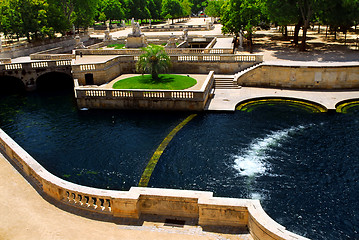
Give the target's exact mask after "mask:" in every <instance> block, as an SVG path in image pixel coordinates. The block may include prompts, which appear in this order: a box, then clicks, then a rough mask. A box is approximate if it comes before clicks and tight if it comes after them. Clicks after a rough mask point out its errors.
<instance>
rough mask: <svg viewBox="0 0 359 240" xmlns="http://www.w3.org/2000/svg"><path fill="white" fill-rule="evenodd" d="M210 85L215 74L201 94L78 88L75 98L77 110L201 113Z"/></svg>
mask: <svg viewBox="0 0 359 240" xmlns="http://www.w3.org/2000/svg"><path fill="white" fill-rule="evenodd" d="M82 66H83V65H82ZM75 82H78V81H77V80H75ZM213 84H214V72H213V71H211V72H210V73H209V74H208V76H207V78H206V80H205V82H204V84H203V86H202V88H201V89H200V90H138V89H103V88H88V87H79V86H77V87H75V96H76V100H77V105H78V107H79V108H84V107H85V108H99V107H100V106H101V108H115V109H147V110H148V109H157V110H196V111H203V110H204V106H205V105H206V102H207V100H208V98H209V93H210V90H211V89H212V87H213ZM75 86H76V84H75Z"/></svg>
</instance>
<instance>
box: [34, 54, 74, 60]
mask: <svg viewBox="0 0 359 240" xmlns="http://www.w3.org/2000/svg"><path fill="white" fill-rule="evenodd" d="M30 58H31V60H51V61H54V60H72V59H75V58H76V56H75V55H74V54H41V53H35V54H31V55H30Z"/></svg>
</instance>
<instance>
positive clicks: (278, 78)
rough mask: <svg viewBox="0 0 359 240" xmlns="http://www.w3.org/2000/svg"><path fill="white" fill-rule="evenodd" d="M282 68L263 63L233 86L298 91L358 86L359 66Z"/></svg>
mask: <svg viewBox="0 0 359 240" xmlns="http://www.w3.org/2000/svg"><path fill="white" fill-rule="evenodd" d="M303 64H304V63H297V64H293V65H287V66H285V65H284V64H283V65H280V64H271V63H263V64H262V65H261V66H258V67H257V68H255V69H253V70H252V71H248V72H246V73H245V74H243V75H241V76H240V77H239V78H238V80H237V83H238V85H239V86H247V87H274V88H300V89H303V88H304V89H353V88H358V87H359V64H358V63H356V64H347V65H345V64H342V63H336V64H332V65H331V64H326V65H321V64H314V63H313V64H312V65H311V64H308V63H305V64H308V65H303Z"/></svg>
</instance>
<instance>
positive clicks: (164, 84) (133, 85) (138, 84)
mask: <svg viewBox="0 0 359 240" xmlns="http://www.w3.org/2000/svg"><path fill="white" fill-rule="evenodd" d="M159 77H160V80H159V81H153V80H152V77H151V75H139V76H135V77H130V78H125V79H122V80H119V81H118V82H116V83H115V84H114V85H113V88H114V89H162V90H183V89H187V88H190V87H192V86H194V85H196V83H197V81H196V79H194V78H191V77H187V76H183V75H174V74H160V75H159Z"/></svg>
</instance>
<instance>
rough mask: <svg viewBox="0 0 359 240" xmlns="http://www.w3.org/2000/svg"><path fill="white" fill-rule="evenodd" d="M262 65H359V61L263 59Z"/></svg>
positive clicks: (320, 66) (327, 66)
mask: <svg viewBox="0 0 359 240" xmlns="http://www.w3.org/2000/svg"><path fill="white" fill-rule="evenodd" d="M262 65H264V66H280V67H319V68H322V67H326V68H329V67H359V62H318V61H305V62H302V61H265V62H263V63H262Z"/></svg>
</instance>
